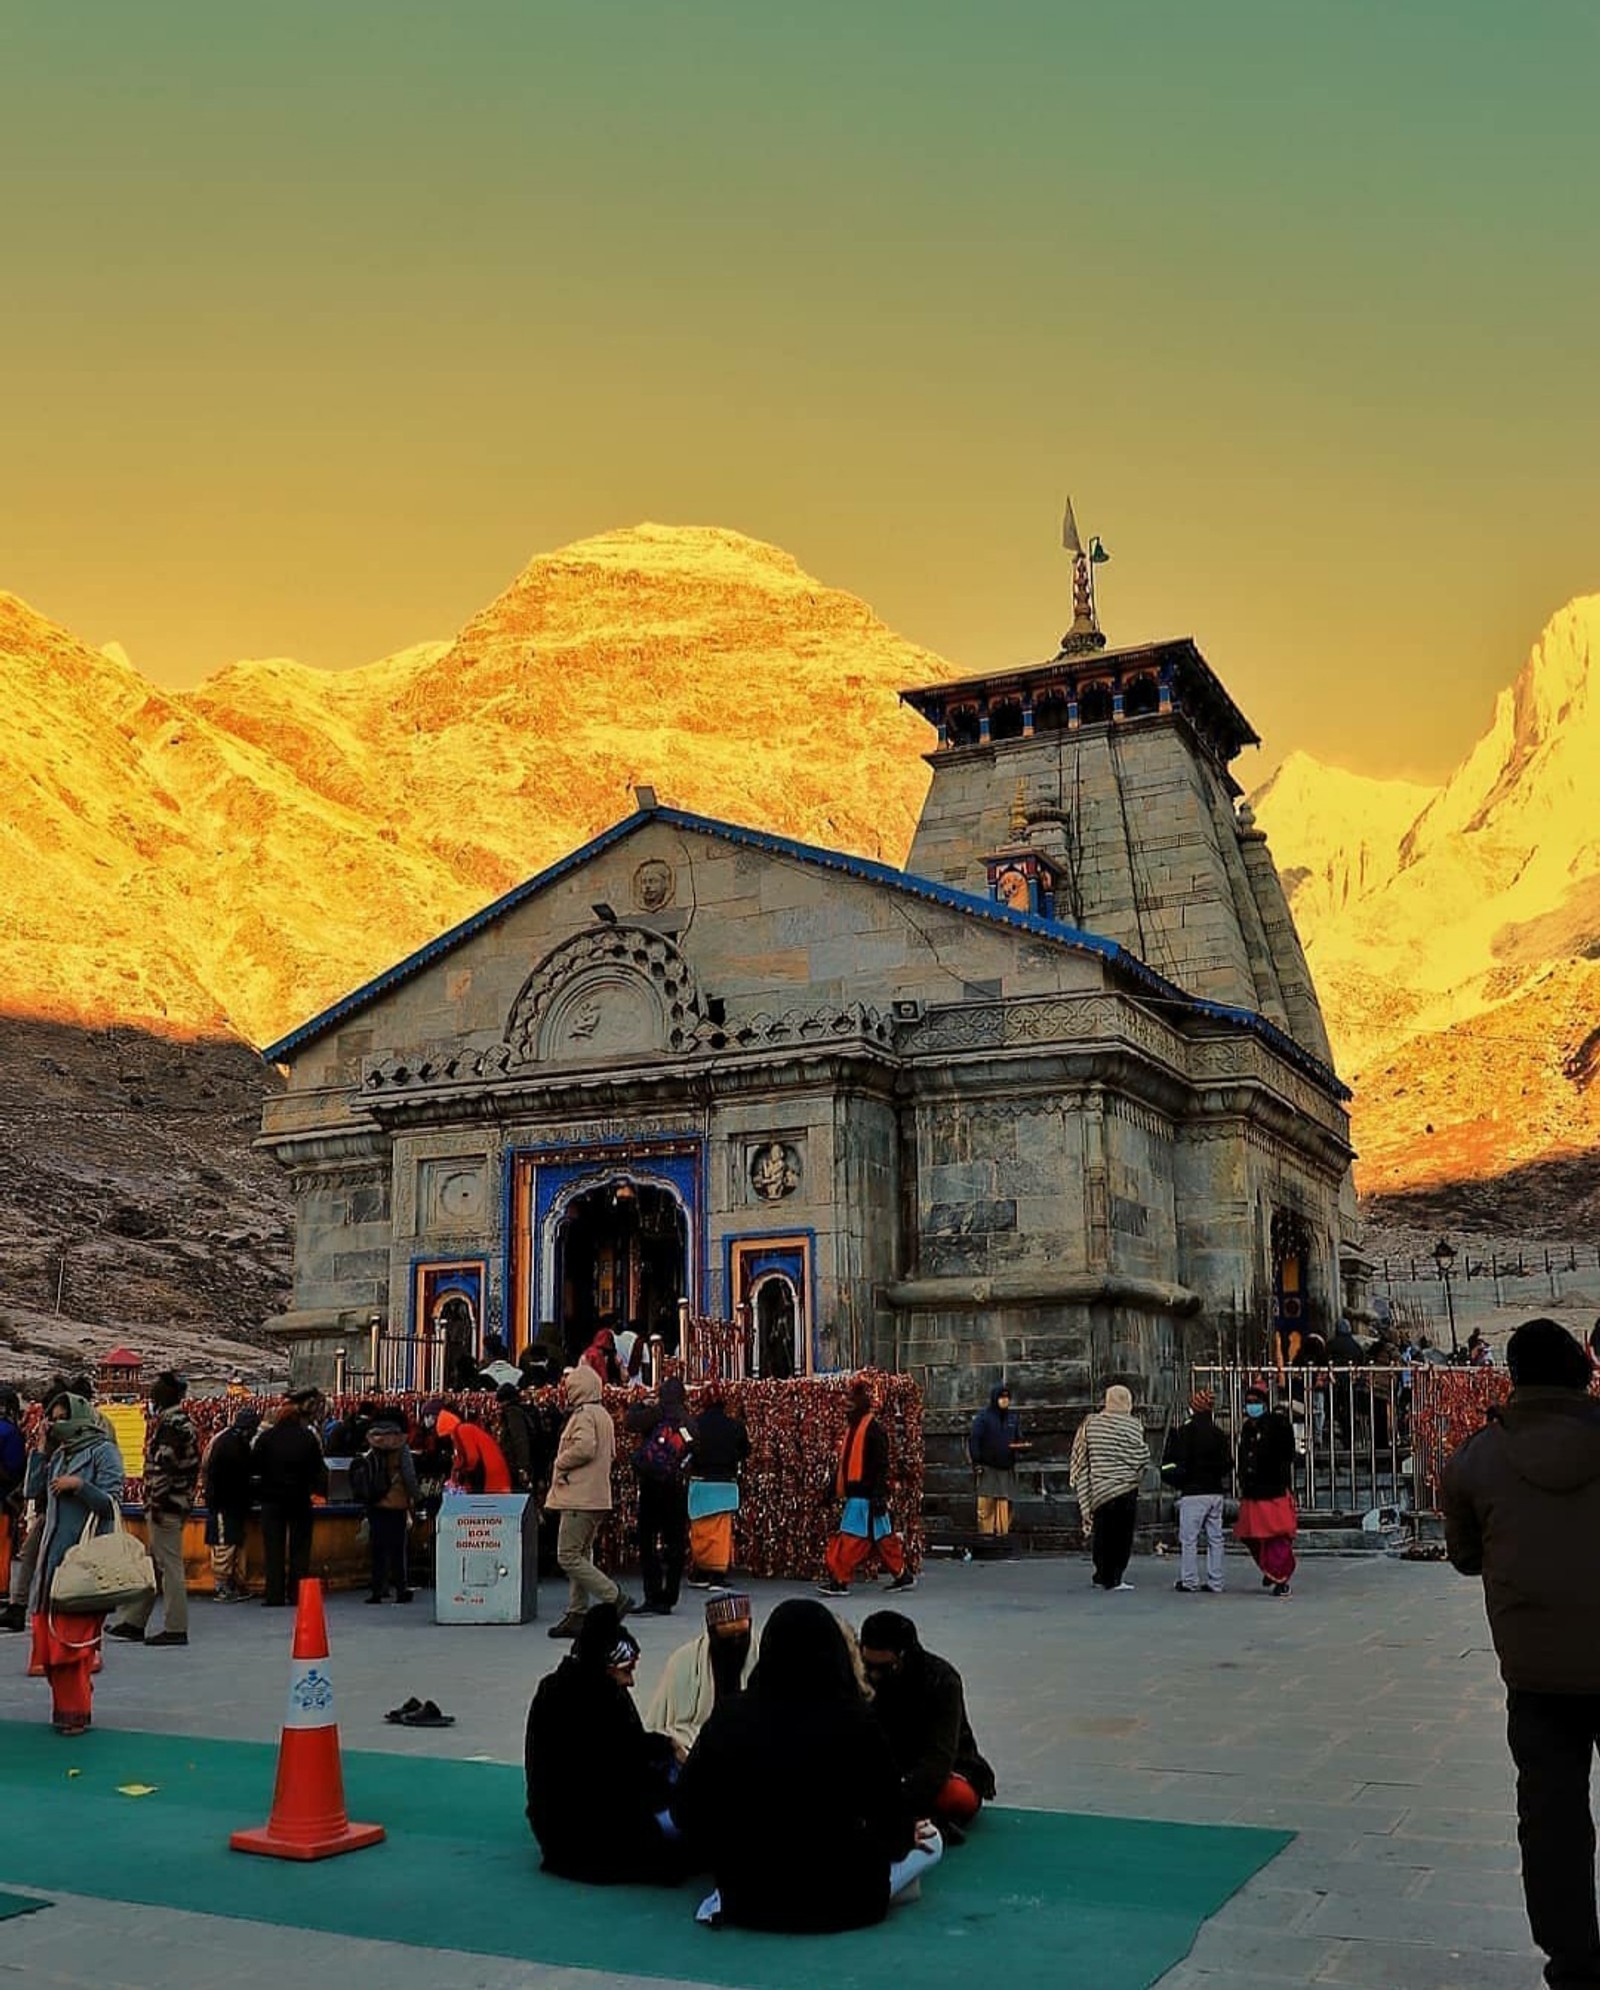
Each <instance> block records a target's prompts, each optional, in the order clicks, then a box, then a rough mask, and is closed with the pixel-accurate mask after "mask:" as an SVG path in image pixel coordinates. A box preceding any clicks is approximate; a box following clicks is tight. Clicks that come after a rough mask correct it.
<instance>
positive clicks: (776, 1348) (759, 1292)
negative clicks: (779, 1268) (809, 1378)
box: [755, 1272, 805, 1382]
mask: <svg viewBox="0 0 1600 1990" xmlns="http://www.w3.org/2000/svg"><path fill="white" fill-rule="evenodd" d="M755 1302H756V1319H755V1342H756V1345H755V1366H756V1373H757V1374H758V1375H759V1376H761V1377H762V1378H763V1379H764V1380H766V1381H769V1382H787V1381H788V1380H789V1379H790V1378H791V1377H792V1376H794V1375H796V1374H802V1373H804V1370H805V1362H804V1357H803V1354H802V1352H801V1348H800V1335H799V1325H800V1313H799V1307H798V1306H797V1305H796V1303H795V1290H794V1287H793V1286H792V1285H791V1284H790V1283H789V1281H788V1279H786V1278H785V1277H784V1276H783V1274H782V1273H781V1272H774V1273H772V1274H771V1276H769V1277H767V1278H764V1279H762V1280H761V1281H760V1283H759V1284H758V1285H757V1286H756V1288H755Z"/></svg>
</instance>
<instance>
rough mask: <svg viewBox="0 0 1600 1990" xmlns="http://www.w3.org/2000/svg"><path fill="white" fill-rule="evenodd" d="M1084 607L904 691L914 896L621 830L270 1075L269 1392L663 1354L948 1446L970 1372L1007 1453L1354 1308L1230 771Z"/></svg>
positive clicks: (1260, 857)
mask: <svg viewBox="0 0 1600 1990" xmlns="http://www.w3.org/2000/svg"><path fill="white" fill-rule="evenodd" d="M1074 550H1075V551H1076V548H1074ZM1076 572H1077V599H1076V611H1077V612H1076V615H1075V619H1074V624H1073V628H1072V629H1071V630H1070V631H1069V632H1068V634H1067V636H1066V637H1064V638H1063V640H1062V644H1061V646H1060V649H1059V651H1058V653H1057V654H1056V655H1054V656H1052V657H1051V658H1050V659H1049V660H1048V661H1047V662H1043V663H1034V664H1029V665H1026V666H1024V667H1021V668H1017V669H1014V670H1006V671H997V672H993V673H990V674H988V675H985V676H983V677H977V678H968V679H963V680H960V681H956V682H950V683H941V684H933V685H928V686H925V687H921V688H917V689H913V690H908V691H906V692H904V693H903V694H902V696H903V697H904V698H905V699H906V701H907V702H908V703H909V704H910V705H912V706H913V707H914V708H915V710H916V711H917V712H919V713H920V714H921V715H922V716H923V717H925V718H926V719H927V721H928V724H929V727H930V745H931V751H930V752H929V754H928V756H927V757H928V761H929V764H930V766H931V767H932V770H933V779H932V784H931V786H930V788H929V791H928V797H927V801H926V804H925V806H924V809H923V812H922V817H921V821H920V823H919V826H918V829H917V832H916V837H915V840H914V842H913V844H912V847H911V851H910V854H909V857H908V860H907V863H906V867H905V868H904V869H903V870H897V869H895V868H893V867H892V866H889V865H886V864H882V863H874V862H869V861H866V860H864V859H862V858H858V857H853V856H849V855H846V854H843V853H842V852H839V851H835V850H827V849H816V848H811V847H808V846H806V845H802V844H799V843H795V842H791V841H789V840H787V839H785V838H784V837H781V836H775V835H770V834H767V833H764V832H762V831H759V830H754V829H747V828H742V827H739V826H738V825H736V824H733V823H728V822H720V821H714V820H710V819H708V818H705V817H702V816H697V815H693V814H689V813H686V812H684V811H682V810H680V809H676V808H671V807H664V806H660V805H658V804H657V802H656V799H655V796H654V794H653V792H652V791H651V790H649V789H640V790H639V791H638V804H639V805H638V807H637V808H636V810H635V812H634V813H633V814H631V815H629V816H627V817H626V818H625V819H624V820H622V821H620V822H618V823H617V824H615V825H614V826H613V827H612V828H610V829H608V830H606V831H605V832H604V833H603V834H602V835H600V836H598V837H596V838H595V839H594V840H593V841H592V842H590V843H587V844H586V845H584V847H583V848H581V849H579V850H575V851H573V852H572V854H571V855H569V856H567V857H565V858H563V859H562V860H561V861H560V862H558V863H556V864H553V865H552V866H551V867H550V868H549V869H547V870H545V871H542V872H541V873H540V874H539V875H538V876H536V877H533V878H530V879H529V880H528V881H527V882H526V883H525V884H523V885H520V886H518V887H517V888H516V889H515V890H513V891H511V892H508V893H507V894H506V895H505V896H504V897H502V898H500V899H499V900H497V901H496V902H495V903H494V904H492V905H489V906H486V907H485V908H484V909H483V910H482V911H481V912H479V913H477V914H475V915H474V916H473V917H471V918H469V919H467V920H465V921H464V922H463V923H462V924H460V925H458V926H456V927H455V928H453V929H452V930H451V931H449V932H446V933H443V934H441V935H440V936H439V937H438V938H437V939H435V940H433V941H432V942H430V943H429V944H428V945H427V946H425V947H423V948H421V949H420V950H419V951H418V952H416V953H414V954H412V955H410V956H409V957H408V958H407V959H405V960H402V961H399V962H398V963H396V965H394V966H393V967H391V968H390V969H388V971H387V972H385V973H383V974H381V975H379V976H378V977H377V978H376V979H375V980H373V981H370V982H368V983H367V984H366V985H365V986H364V987H361V988H358V989H356V990H355V991H354V992H353V993H351V994H349V995H347V996H346V997H345V998H344V999H343V1000H341V1001H339V1002H336V1003H335V1004H334V1005H333V1006H332V1007H331V1008H329V1009H327V1010H326V1011H324V1013H323V1014H321V1015H319V1016H316V1017H314V1018H313V1019H312V1020H311V1021H310V1022H308V1023H306V1024H305V1025H304V1026H303V1027H301V1028H299V1029H297V1030H295V1031H293V1032H292V1033H291V1034H290V1035H289V1036H287V1037H285V1038H284V1039H283V1040H282V1041H281V1042H279V1043H276V1044H273V1045H271V1046H270V1047H269V1048H268V1050H267V1051H266V1053H265V1054H266V1056H267V1057H268V1059H270V1060H271V1061H273V1062H274V1063H276V1064H278V1065H280V1066H282V1067H283V1068H284V1070H285V1072H286V1074H287V1079H288V1087H287V1090H286V1091H285V1092H284V1093H283V1094H281V1095H280V1096H278V1097H276V1098H274V1099H273V1100H272V1101H271V1102H270V1103H269V1104H268V1105H267V1107H266V1110H265V1114H264V1127H263V1133H262V1138H261V1145H262V1146H263V1147H264V1148H265V1149H266V1150H267V1151H269V1152H271V1153H272V1154H273V1155H274V1156H275V1158H276V1159H277V1160H278V1161H279V1162H280V1163H281V1164H282V1166H283V1167H284V1168H285V1169H287V1170H288V1171H289V1173H290V1175H291V1176H292V1178H293V1186H294V1194H295V1200H296V1211H297V1214H296V1244H295V1287H294V1300H293V1309H292V1310H291V1311H290V1312H288V1313H287V1314H286V1315H284V1316H282V1317H281V1318H280V1319H278V1320H277V1321H275V1322H273V1323H272V1325H273V1327H274V1329H275V1331H277V1332H279V1333H281V1334H282V1335H283V1336H284V1337H285V1339H286V1340H287V1341H288V1342H289V1343H290V1345H291V1347H292V1350H293V1366H294V1369H295V1372H296V1374H297V1376H300V1377H303V1378H307V1379H319V1380H323V1381H327V1380H329V1379H331V1374H332V1369H333V1360H334V1350H335V1348H337V1347H344V1348H345V1349H346V1350H347V1356H348V1360H349V1363H350V1365H351V1366H352V1367H365V1366H367V1365H368V1364H367V1348H368V1345H369V1336H370V1337H371V1339H372V1342H373V1343H376V1341H377V1340H378V1338H379V1337H380V1335H381V1338H382V1343H383V1347H384V1349H385V1350H386V1354H385V1359H386V1360H387V1361H389V1362H390V1363H391V1364H392V1363H393V1362H394V1361H395V1360H396V1358H397V1352H396V1351H397V1350H398V1354H399V1356H404V1355H405V1354H406V1352H407V1350H408V1349H409V1348H410V1347H411V1346H412V1345H413V1344H417V1345H420V1344H424V1343H428V1342H437V1341H438V1340H439V1339H440V1338H441V1337H445V1338H449V1339H452V1340H453V1343H454V1344H455V1345H456V1346H458V1347H459V1346H467V1347H471V1348H473V1349H474V1350H476V1349H478V1348H481V1345H482V1342H483V1340H484V1338H485V1337H486V1336H487V1335H489V1334H497V1335H499V1336H500V1337H501V1338H502V1339H503V1340H504V1341H505V1342H506V1343H507V1345H508V1346H509V1347H510V1348H511V1349H512V1350H513V1351H515V1350H518V1349H520V1348H521V1347H522V1346H523V1345H524V1344H525V1343H526V1342H528V1341H529V1340H530V1339H537V1338H545V1339H560V1340H562V1341H564V1343H565V1346H566V1348H567V1350H568V1351H569V1353H570V1352H573V1351H576V1350H577V1349H578V1348H580V1347H581V1346H582V1345H583V1344H584V1343H585V1342H586V1341H587V1340H588V1338H589V1337H590V1335H591V1334H592V1332H593V1330H594V1328H595V1326H596V1324H597V1323H598V1322H600V1321H602V1320H610V1321H613V1322H615V1323H616V1324H617V1325H618V1326H627V1325H632V1326H635V1327H638V1328H640V1329H641V1330H643V1331H645V1332H660V1333H662V1334H663V1335H664V1337H665V1338H666V1340H667V1341H668V1343H669V1345H675V1344H676V1340H677V1336H678V1331H679V1319H680V1315H682V1314H687V1315H689V1316H692V1317H693V1318H694V1319H696V1320H705V1321H728V1320H735V1319H737V1320H738V1321H740V1322H741V1323H743V1322H748V1340H749V1353H748V1359H749V1362H750V1364H751V1366H752V1367H753V1369H754V1370H755V1371H756V1372H758V1373H762V1374H766V1375H777V1376H787V1375H791V1374H804V1373H808V1372H816V1371H824V1370H830V1369H838V1368H845V1367H853V1366H856V1365H858V1364H863V1363H868V1362H871V1363H875V1364H878V1365H880V1366H883V1367H891V1368H898V1369H903V1370H907V1371H909V1372H910V1373H911V1374H913V1375H914V1376H915V1377H916V1378H917V1379H918V1381H919V1382H920V1384H921V1386H922V1388H923V1391H924V1394H925V1399H926V1402H927V1405H928V1408H929V1412H930V1415H929V1430H930V1434H931V1435H932V1437H933V1438H934V1439H935V1440H937V1439H938V1437H939V1435H940V1433H941V1431H942V1432H943V1433H945V1434H946V1436H948V1437H953V1435H954V1433H955V1431H956V1429H957V1428H958V1426H959V1424H960V1423H961V1421H962V1420H963V1418H964V1417H965V1416H966V1415H970V1412H971V1409H972V1407H973V1406H974V1405H977V1404H979V1403H981V1402H982V1401H984V1400H985V1399H986V1398H987V1395H988V1391H989V1389H990V1387H991V1385H992V1384H993V1383H994V1382H995V1381H996V1380H997V1379H999V1377H1000V1376H1001V1374H1002V1373H1004V1374H1005V1375H1007V1376H1008V1377H1009V1378H1010V1379H1011V1381H1012V1383H1013V1386H1014V1388H1015V1390H1016V1392H1017V1396H1018V1400H1019V1402H1020V1403H1021V1404H1023V1405H1024V1406H1026V1407H1027V1408H1028V1410H1029V1415H1030V1422H1031V1424H1032V1426H1033V1429H1034V1430H1035V1431H1036V1432H1038V1431H1041V1430H1042V1431H1046V1432H1047V1431H1048V1430H1049V1429H1050V1428H1051V1427H1052V1426H1054V1427H1055V1428H1057V1429H1060V1430H1064V1429H1065V1428H1066V1427H1067V1426H1068V1425H1069V1424H1070V1423H1071V1422H1072V1421H1074V1420H1075V1417H1076V1415H1077V1413H1078V1412H1079V1411H1080V1410H1081V1408H1082V1407H1083V1405H1084V1404H1085V1403H1086V1402H1087V1401H1088V1400H1089V1399H1090V1397H1091V1395H1097V1394H1098V1392H1099V1391H1100V1389H1102V1388H1103V1387H1104V1385H1105V1384H1106V1383H1107V1382H1108V1381H1112V1380H1126V1381H1128V1382H1130V1383H1131V1384H1132V1385H1133V1387H1134V1390H1135V1394H1136V1397H1137V1398H1138V1399H1139V1400H1140V1401H1141V1402H1142V1403H1143V1404H1144V1405H1145V1407H1146V1411H1147V1414H1149V1415H1150V1417H1151V1419H1152V1421H1154V1422H1156V1423H1159V1422H1160V1420H1161V1417H1162V1415H1163V1414H1164V1412H1165V1409H1166V1407H1167V1406H1168V1405H1169V1404H1171V1403H1174V1402H1176V1401H1177V1400H1179V1397H1180V1393H1181V1392H1182V1391H1183V1390H1186V1388H1187V1367H1188V1364H1189V1362H1190V1361H1191V1360H1203V1361H1209V1360H1214V1359H1216V1358H1218V1356H1219V1355H1220V1356H1221V1357H1222V1358H1224V1359H1230V1358H1242V1359H1245V1360H1255V1359H1260V1358H1263V1357H1264V1356H1265V1352H1266V1349H1267V1345H1268V1341H1269V1337H1270V1335H1271V1332H1272V1329H1273V1326H1274V1323H1275V1322H1276V1323H1291V1322H1298V1323H1300V1324H1302V1325H1303V1326H1305V1327H1307V1328H1314V1327H1321V1328H1324V1329H1325V1328H1326V1327H1327V1326H1328V1325H1329V1324H1330V1323H1331V1322H1332V1321H1333V1320H1334V1319H1336V1318H1337V1316H1338V1315H1339V1313H1341V1312H1343V1311H1355V1312H1357V1313H1360V1312H1361V1311H1362V1310H1364V1306H1363V1301H1364V1289H1363V1285H1362V1275H1363V1260H1362V1259H1361V1257H1360V1254H1359V1251H1358V1250H1357V1249H1356V1248H1355V1245H1354V1237H1353V1218H1354V1208H1355V1206H1354V1200H1353V1197H1352V1195H1351V1193H1350V1188H1349V1164H1350V1160H1351V1149H1350V1144H1349V1123H1348V1120H1347V1117H1346V1113H1345V1102H1346V1099H1347V1097H1348V1094H1347V1093H1346V1091H1345V1089H1344V1088H1343V1086H1342V1085H1341V1084H1340V1082H1339V1080H1338V1078H1337V1077H1336V1075H1335V1074H1334V1071H1333V1069H1332V1068H1331V1061H1330V1053H1329V1048H1328V1039H1327V1035H1326V1032H1325V1030H1324V1027H1323V1023H1322V1017H1321V1015H1320V1013H1319V1010H1318V1006H1317V998H1316V993H1315V990H1314V989H1313V986H1312V982H1311V977H1310V974H1309V972H1308V970H1307V967H1306V961H1305V957H1304V954H1303V953H1302V951H1301V948H1300V943H1299V940H1298V938H1297V937H1296V934H1295V930H1294V925H1293V922H1292V920H1291V917H1290V914H1289V909H1288V906H1287V904H1286V902H1285V899H1284V895H1283V892H1282V889H1281V888H1280V886H1279V883H1278V878H1277V875H1276V872H1275V871H1274V868H1273V864H1272V859H1271V856H1270V854H1269V852H1268V849H1267V845H1266V841H1265V839H1264V837H1263V836H1262V834H1261V832H1260V831H1259V830H1257V829H1256V828H1255V827H1254V826H1253V823H1252V820H1251V815H1250V811H1249V809H1248V807H1247V806H1244V805H1243V804H1242V800H1241V791H1240V788H1239V787H1238V785H1237V783H1236V782H1235V781H1234V779H1233V777H1232V775H1231V774H1230V772H1229V768H1230V764H1231V763H1232V761H1233V760H1234V758H1235V756H1236V755H1237V754H1238V753H1239V751H1240V749H1241V748H1242V747H1244V746H1246V745H1249V744H1253V743H1255V735H1254V734H1253V733H1252V731H1251V729H1250V726H1249V723H1248V721H1247V720H1246V719H1245V718H1244V716H1243V714H1242V713H1241V712H1240V711H1239V709H1238V707H1237V706H1236V705H1235V704H1234V703H1233V701H1232V699H1231V698H1230V697H1229V696H1228V693H1227V692H1226V690H1225V689H1224V688H1223V686H1222V684H1221V682H1220V681H1219V679H1218V678H1217V676H1216V675H1215V674H1214V672H1213V671H1212V670H1211V668H1210V666H1209V665H1208V664H1207V662H1206V660H1205V658H1204V657H1203V656H1202V655H1201V653H1200V651H1199V650H1198V648H1197V647H1196V646H1195V644H1194V643H1193V642H1192V641H1190V640H1188V639H1181V640H1176V641H1167V642H1157V643H1150V644H1146V645H1142V646H1139V647H1135V648H1127V649H1113V648H1110V647H1108V646H1107V645H1106V642H1105V638H1104V637H1103V636H1102V635H1101V633H1100V631H1099V628H1098V625H1097V622H1096V618H1095V613H1094V605H1093V597H1092V592H1091V591H1090V586H1089V568H1088V566H1087V563H1086V561H1085V559H1084V558H1083V556H1082V555H1081V553H1080V554H1078V557H1077V561H1076ZM399 1372H400V1371H398V1370H396V1371H394V1373H395V1374H398V1373H399ZM408 1372H410V1371H408Z"/></svg>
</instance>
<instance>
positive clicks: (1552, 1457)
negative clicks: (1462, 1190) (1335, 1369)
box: [1442, 1319, 1600, 1990]
mask: <svg viewBox="0 0 1600 1990" xmlns="http://www.w3.org/2000/svg"><path fill="white" fill-rule="evenodd" d="M1506 1366H1507V1368H1509V1370H1510V1371H1511V1383H1512V1388H1511V1395H1510V1398H1509V1400H1508V1401H1507V1402H1506V1403H1504V1404H1503V1405H1502V1406H1501V1407H1500V1408H1499V1409H1498V1410H1493V1409H1491V1410H1490V1412H1489V1420H1488V1422H1487V1423H1485V1425H1484V1427H1483V1428H1482V1429H1481V1430H1480V1431H1477V1432H1476V1433H1475V1434H1474V1435H1473V1436H1471V1437H1469V1438H1468V1439H1467V1441H1466V1442H1465V1443H1464V1444H1463V1445H1461V1446H1460V1448H1459V1449H1458V1450H1457V1451H1455V1452H1454V1453H1453V1454H1452V1456H1451V1458H1450V1460H1449V1462H1448V1464H1447V1465H1446V1466H1445V1470H1444V1480H1443V1486H1442V1495H1443V1505H1444V1525H1445V1549H1446V1552H1447V1553H1448V1554H1449V1557H1450V1560H1451V1562H1452V1563H1453V1564H1454V1565H1455V1567H1456V1568H1457V1569H1459V1570H1460V1572H1461V1573H1462V1574H1463V1575H1475V1576H1481V1577H1482V1579H1483V1598H1484V1606H1485V1609H1486V1611H1487V1613H1488V1618H1489V1635H1490V1637H1491V1639H1492V1640H1493V1643H1494V1648H1495V1652H1496V1654H1497V1656H1498V1658H1499V1660H1500V1676H1501V1678H1502V1679H1503V1680H1504V1681H1505V1685H1506V1739H1507V1741H1508V1743H1509V1746H1510V1749H1511V1757H1512V1760H1513V1761H1514V1762H1515V1763H1516V1767H1517V1838H1518V1841H1519V1843H1520V1845H1521V1847H1522V1892H1523V1898H1524V1900H1525V1901H1526V1903H1527V1910H1528V1924H1529V1926H1530V1927H1531V1928H1532V1930H1533V1939H1534V1940H1535V1942H1537V1943H1538V1945H1539V1947H1540V1948H1542V1949H1543V1950H1544V1952H1545V1954H1546V1955H1547V1956H1548V1957H1549V1963H1548V1966H1547V1967H1546V1969H1545V1981H1546V1982H1547V1983H1550V1984H1552V1985H1571V1986H1574V1990H1576V1986H1579V1985H1584V1984H1600V1921H1597V1918H1596V1908H1595V1863H1594V1854H1595V1822H1594V1814H1593V1811H1592V1809H1591V1807H1590V1796H1589V1779H1590V1772H1591V1769H1592V1767H1593V1762H1594V1755H1595V1750H1596V1748H1597V1747H1600V1403H1597V1402H1596V1401H1595V1399H1594V1398H1593V1397H1592V1396H1591V1395H1590V1394H1589V1393H1588V1391H1589V1386H1590V1367H1589V1357H1588V1355H1587V1353H1586V1352H1585V1350H1584V1348H1583V1346H1582V1345H1581V1343H1580V1342H1579V1341H1578V1340H1577V1339H1575V1338H1574V1336H1573V1335H1572V1334H1570V1333H1568V1332H1567V1330H1566V1328H1565V1327H1564V1326H1562V1325H1561V1323H1560V1322H1559V1321H1558V1320H1547V1319H1538V1320H1528V1321H1525V1322H1524V1324H1523V1325H1522V1326H1520V1327H1518V1328H1517V1330H1516V1332H1515V1333H1514V1334H1513V1335H1512V1336H1511V1339H1510V1342H1509V1343H1508V1345H1507V1348H1506Z"/></svg>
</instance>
